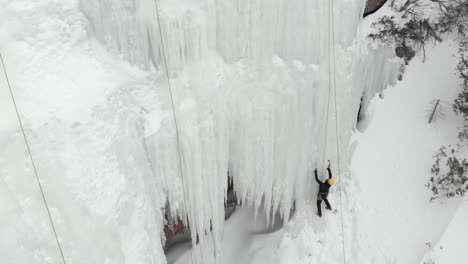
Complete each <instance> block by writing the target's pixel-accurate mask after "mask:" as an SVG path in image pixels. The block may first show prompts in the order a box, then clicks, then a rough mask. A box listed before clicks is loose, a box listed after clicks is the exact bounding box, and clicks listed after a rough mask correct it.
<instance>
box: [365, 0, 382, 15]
mask: <svg viewBox="0 0 468 264" xmlns="http://www.w3.org/2000/svg"><path fill="white" fill-rule="evenodd" d="M386 2H387V0H367V3H366V8H365V9H364V17H366V16H368V15H371V14H373V13H375V12H377V10H379V9H380V8H381V7H382V6H383V5H384V4H385V3H386Z"/></svg>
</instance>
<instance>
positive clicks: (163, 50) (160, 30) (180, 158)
mask: <svg viewBox="0 0 468 264" xmlns="http://www.w3.org/2000/svg"><path fill="white" fill-rule="evenodd" d="M154 6H155V9H156V20H157V22H158V29H159V39H160V42H161V48H162V53H163V63H164V68H165V70H166V78H167V87H168V90H169V95H170V98H171V106H172V116H173V120H174V126H175V132H176V142H177V153H178V157H179V159H178V160H179V162H178V163H179V171H180V175H181V178H182V192H183V196H184V207H185V213H186V214H188V211H187V204H186V203H187V201H188V200H187V198H186V196H185V193H186V192H185V184H184V171H183V170H182V150H181V147H180V146H181V145H180V137H179V126H178V123H177V115H176V110H175V106H174V97H173V95H172V83H171V79H170V78H169V67H168V66H167V57H166V48H165V46H164V41H163V36H162V27H161V20H160V19H159V8H158V2H157V1H156V0H155V1H154ZM187 217H188V216H187ZM187 224H188V221H187Z"/></svg>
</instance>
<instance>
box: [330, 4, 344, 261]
mask: <svg viewBox="0 0 468 264" xmlns="http://www.w3.org/2000/svg"><path fill="white" fill-rule="evenodd" d="M329 5H330V8H329V9H330V16H331V17H330V19H331V31H330V34H331V38H330V39H331V40H332V50H333V53H332V54H333V88H334V92H335V96H334V97H335V131H336V155H337V163H338V181H339V185H338V186H339V187H338V190H339V194H340V217H341V238H342V246H343V263H345V264H346V247H345V235H344V224H343V199H342V187H341V184H342V182H341V165H340V148H339V137H338V131H339V130H338V106H337V100H336V56H335V51H336V47H335V15H334V0H330V1H329ZM329 57H331V56H329ZM330 64H331V59H330ZM330 77H331V76H330ZM329 79H331V78H329Z"/></svg>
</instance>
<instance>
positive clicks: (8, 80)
mask: <svg viewBox="0 0 468 264" xmlns="http://www.w3.org/2000/svg"><path fill="white" fill-rule="evenodd" d="M0 60H1V61H2V67H3V72H4V74H5V78H6V81H7V85H8V89H9V91H10V96H11V100H12V101H13V106H14V107H15V112H16V117H17V118H18V122H19V125H20V128H21V132H22V133H23V138H24V142H25V144H26V148H27V150H28V154H29V159H30V160H31V165H32V167H33V170H34V175H35V176H36V181H37V185H38V186H39V190H40V191H41V195H42V201H43V202H44V205H45V208H46V210H47V215H48V216H49V221H50V225H51V226H52V231H53V233H54V236H55V241H56V242H57V246H58V249H59V251H60V256H61V257H62V260H63V263H64V264H67V262H66V260H65V256H64V254H63V250H62V246H61V244H60V241H59V239H58V235H57V230H56V229H55V224H54V220H53V219H52V215H51V214H50V208H49V204H48V203H47V199H46V196H45V193H44V189H43V188H42V184H41V181H40V179H39V174H38V173H37V168H36V164H35V163H34V159H33V157H32V154H31V148H30V147H29V142H28V139H27V137H26V133H25V132H24V126H23V122H22V121H21V117H20V114H19V111H18V106H17V104H16V100H15V96H14V95H13V90H12V89H11V85H10V79H9V78H8V74H7V71H6V68H5V63H4V61H3V56H2V54H1V53H0Z"/></svg>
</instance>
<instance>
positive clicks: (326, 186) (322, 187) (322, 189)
mask: <svg viewBox="0 0 468 264" xmlns="http://www.w3.org/2000/svg"><path fill="white" fill-rule="evenodd" d="M327 171H328V179H327V180H326V181H325V182H321V181H320V180H319V179H318V175H317V168H315V170H314V173H315V180H316V181H317V183H318V184H319V192H318V195H317V215H318V216H320V217H322V205H321V204H322V200H323V201H325V205H326V206H325V208H326V209H328V210H331V209H332V208H331V205H330V203H329V202H328V199H327V196H328V190H330V187H331V185H332V184H334V183H335V180H334V179H332V173H331V170H330V161H328V167H327Z"/></svg>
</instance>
